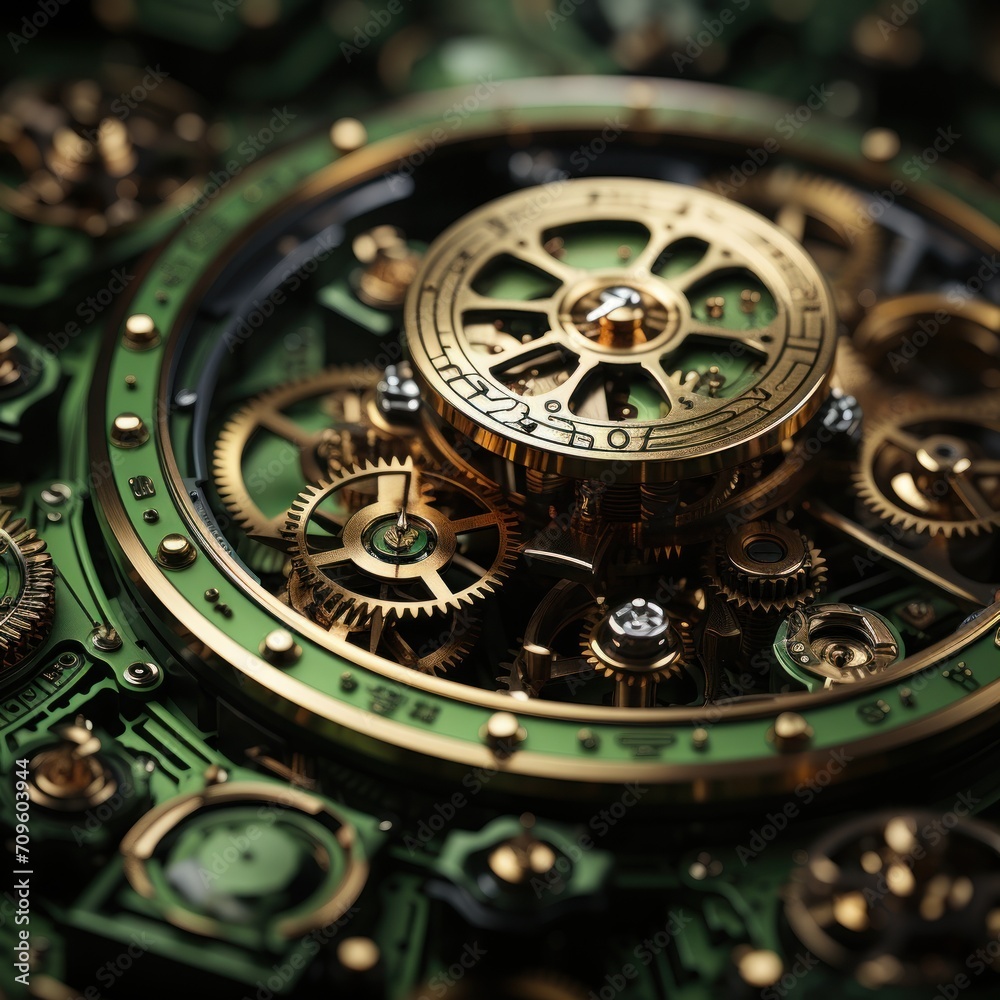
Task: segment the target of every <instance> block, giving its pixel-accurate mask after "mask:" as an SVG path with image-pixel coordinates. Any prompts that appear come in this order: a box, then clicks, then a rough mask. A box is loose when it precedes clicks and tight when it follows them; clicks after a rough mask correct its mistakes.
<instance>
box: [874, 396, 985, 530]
mask: <svg viewBox="0 0 1000 1000" xmlns="http://www.w3.org/2000/svg"><path fill="white" fill-rule="evenodd" d="M855 485H856V487H857V491H858V495H859V496H860V497H861V499H862V500H863V501H864V502H865V504H867V506H868V507H869V508H871V510H873V511H874V512H875V513H876V514H878V515H879V516H880V517H883V518H885V519H886V520H887V521H889V522H890V523H891V524H894V525H898V526H900V527H902V528H903V529H905V530H912V531H917V532H920V533H924V534H929V535H941V536H944V537H946V538H951V537H953V536H958V537H960V538H961V537H965V536H969V535H978V534H980V533H983V532H990V531H993V530H994V529H995V528H996V527H997V525H998V524H1000V414H998V413H997V412H996V411H995V410H994V411H993V412H988V411H987V412H982V413H980V414H978V415H975V416H973V415H970V413H969V411H968V409H966V408H964V407H959V406H951V407H944V406H942V407H937V408H933V409H924V410H919V411H913V412H910V413H908V414H906V415H903V416H898V417H888V418H886V419H884V420H883V421H881V422H880V423H878V424H876V425H875V426H873V427H870V428H869V429H868V431H867V433H866V435H865V439H864V442H863V443H862V447H861V454H860V456H859V460H858V470H857V472H856V473H855Z"/></svg>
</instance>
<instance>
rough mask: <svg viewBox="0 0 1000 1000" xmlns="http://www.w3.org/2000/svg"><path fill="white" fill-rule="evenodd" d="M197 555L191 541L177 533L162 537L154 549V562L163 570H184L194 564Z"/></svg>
mask: <svg viewBox="0 0 1000 1000" xmlns="http://www.w3.org/2000/svg"><path fill="white" fill-rule="evenodd" d="M197 554H198V550H197V549H195V547H194V545H193V544H192V542H191V540H190V539H188V538H185V537H184V535H180V534H177V533H171V534H169V535H164V536H163V538H161V539H160V544H159V545H158V546H157V547H156V561H157V562H158V563H159V564H160V565H161V566H162V567H163V568H164V569H184V567H185V566H190V565H191V563H193V562H194V559H195V556H196V555H197Z"/></svg>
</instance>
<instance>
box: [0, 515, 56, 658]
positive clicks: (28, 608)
mask: <svg viewBox="0 0 1000 1000" xmlns="http://www.w3.org/2000/svg"><path fill="white" fill-rule="evenodd" d="M0 562H2V564H3V569H4V573H5V578H6V581H7V590H6V592H5V593H4V594H3V595H2V598H3V600H2V605H0V672H3V671H7V670H10V669H12V668H13V667H16V666H17V665H18V664H19V663H21V662H22V661H23V660H24V659H25V658H26V657H27V656H29V655H30V654H31V653H33V652H34V651H35V650H36V649H37V648H38V647H39V646H40V645H41V644H42V643H43V642H44V641H45V638H46V636H47V635H48V634H49V630H50V628H51V626H52V613H53V608H54V605H55V570H54V569H53V566H52V556H51V555H50V554H49V553H48V552H46V550H45V542H44V541H43V540H42V539H41V538H39V537H38V536H37V534H36V533H35V530H34V529H33V528H29V527H28V526H27V523H26V522H25V520H24V518H23V517H15V516H14V514H13V511H12V510H11V509H10V508H9V507H2V508H0Z"/></svg>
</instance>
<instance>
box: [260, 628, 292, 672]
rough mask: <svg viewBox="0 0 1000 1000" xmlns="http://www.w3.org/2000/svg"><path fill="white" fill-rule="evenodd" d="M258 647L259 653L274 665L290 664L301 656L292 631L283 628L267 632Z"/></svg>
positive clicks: (283, 665) (284, 665) (285, 665)
mask: <svg viewBox="0 0 1000 1000" xmlns="http://www.w3.org/2000/svg"><path fill="white" fill-rule="evenodd" d="M259 648H260V655H261V656H263V657H264V659H265V660H267V662H268V663H271V664H273V665H274V666H276V667H287V666H290V665H291V664H293V663H295V662H296V661H297V660H298V659H299V657H300V656H302V647H301V646H300V645H298V643H296V641H295V637H294V636H293V635H292V633H291V632H287V631H286V630H285V629H283V628H276V629H275V630H274V631H273V632H268V633H267V635H265V636H264V638H263V639H262V640H261V643H260V647H259Z"/></svg>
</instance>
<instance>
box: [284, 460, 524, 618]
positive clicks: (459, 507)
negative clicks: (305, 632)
mask: <svg viewBox="0 0 1000 1000" xmlns="http://www.w3.org/2000/svg"><path fill="white" fill-rule="evenodd" d="M345 492H346V493H349V494H350V497H351V503H350V505H349V506H345V504H344V503H343V497H344V494H345ZM515 529H516V519H515V516H514V514H513V513H512V512H511V511H509V510H508V509H507V508H506V506H505V505H504V503H503V501H502V499H501V498H500V497H499V496H498V495H493V494H490V493H488V492H486V491H485V490H484V489H483V488H482V486H481V485H480V484H478V483H476V482H474V481H472V480H464V481H463V480H459V479H450V478H447V477H445V476H443V475H440V474H439V473H436V472H433V471H430V470H427V469H422V468H420V467H419V466H417V465H415V464H414V463H413V461H412V460H410V459H406V460H404V461H399V460H396V459H394V460H392V461H389V462H375V463H369V464H365V465H361V466H359V467H357V468H354V469H350V470H347V471H345V472H343V473H341V474H340V475H339V476H336V477H335V478H334V479H333V481H332V482H329V483H321V484H320V485H319V486H313V487H310V488H308V489H307V490H305V491H304V492H303V493H302V494H301V495H300V497H299V499H298V500H297V501H296V502H295V503H294V504H293V505H292V508H291V510H289V512H288V517H287V520H286V524H285V528H284V529H283V531H282V537H283V538H284V540H285V542H286V543H287V545H288V546H289V553H290V556H291V560H292V576H291V579H290V581H289V593H290V597H291V602H292V605H293V606H294V607H296V608H297V609H298V610H299V611H302V612H304V613H306V614H308V615H310V617H312V618H313V619H314V620H316V621H318V622H319V623H320V624H322V625H324V627H326V628H330V627H331V626H333V625H335V624H339V625H347V626H350V627H352V628H359V629H360V628H368V627H370V626H371V624H372V622H373V620H375V621H376V622H377V620H378V618H381V620H383V621H392V620H397V619H404V618H419V617H421V616H425V615H428V616H429V615H443V614H446V613H447V612H448V611H449V610H452V609H461V608H462V607H463V606H468V605H471V604H474V603H475V602H477V601H479V600H482V599H483V598H485V597H486V596H487V595H488V594H490V593H492V592H493V591H494V590H495V589H496V587H497V586H498V585H499V584H500V581H501V580H502V579H503V578H504V577H505V576H506V575H507V573H508V572H509V571H510V569H511V568H512V567H513V564H514V557H515V553H514V540H515ZM460 549H464V550H465V551H462V552H460V551H459V550H460ZM482 558H485V562H484V563H483V564H482V565H481V564H480V563H479V562H477V559H482ZM463 577H464V579H463ZM470 578H471V582H468V581H469V579H470Z"/></svg>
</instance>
